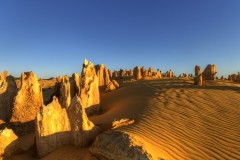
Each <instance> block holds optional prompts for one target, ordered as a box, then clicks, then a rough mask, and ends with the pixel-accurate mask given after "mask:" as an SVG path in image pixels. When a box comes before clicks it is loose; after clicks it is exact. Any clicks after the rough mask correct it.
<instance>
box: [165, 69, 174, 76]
mask: <svg viewBox="0 0 240 160" xmlns="http://www.w3.org/2000/svg"><path fill="white" fill-rule="evenodd" d="M165 77H169V78H173V77H174V73H173V71H172V70H171V69H170V70H169V71H167V72H166V74H165Z"/></svg>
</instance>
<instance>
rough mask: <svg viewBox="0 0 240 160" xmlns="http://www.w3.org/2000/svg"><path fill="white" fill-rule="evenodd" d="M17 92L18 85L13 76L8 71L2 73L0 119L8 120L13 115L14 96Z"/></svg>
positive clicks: (0, 80)
mask: <svg viewBox="0 0 240 160" xmlns="http://www.w3.org/2000/svg"><path fill="white" fill-rule="evenodd" d="M16 94H17V85H16V82H15V79H14V77H13V76H11V75H10V76H8V72H7V71H4V72H2V73H0V120H3V121H5V122H8V121H9V120H10V118H11V116H12V108H13V101H14V97H15V96H16Z"/></svg>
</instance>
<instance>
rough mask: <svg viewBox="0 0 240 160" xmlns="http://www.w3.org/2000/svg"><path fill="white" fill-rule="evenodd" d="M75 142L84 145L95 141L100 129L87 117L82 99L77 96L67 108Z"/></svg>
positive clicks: (77, 144)
mask: <svg viewBox="0 0 240 160" xmlns="http://www.w3.org/2000/svg"><path fill="white" fill-rule="evenodd" d="M67 113H68V117H69V122H70V125H71V133H72V138H73V143H74V145H76V146H80V147H84V146H87V145H88V144H89V143H90V142H91V141H93V140H94V139H95V138H96V136H97V134H98V133H99V131H100V128H98V127H97V126H95V125H94V124H93V123H92V122H91V121H90V120H89V119H88V117H87V114H86V112H85V109H84V108H83V107H82V104H81V100H80V98H79V97H77V96H75V97H74V98H73V99H72V101H71V105H70V107H69V108H68V110H67Z"/></svg>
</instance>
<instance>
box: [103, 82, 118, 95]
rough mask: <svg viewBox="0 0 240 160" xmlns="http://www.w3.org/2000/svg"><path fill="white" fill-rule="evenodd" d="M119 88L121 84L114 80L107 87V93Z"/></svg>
mask: <svg viewBox="0 0 240 160" xmlns="http://www.w3.org/2000/svg"><path fill="white" fill-rule="evenodd" d="M118 88H119V84H118V82H117V81H116V80H112V81H111V82H110V83H109V84H108V85H107V87H106V92H110V91H113V90H115V89H118Z"/></svg>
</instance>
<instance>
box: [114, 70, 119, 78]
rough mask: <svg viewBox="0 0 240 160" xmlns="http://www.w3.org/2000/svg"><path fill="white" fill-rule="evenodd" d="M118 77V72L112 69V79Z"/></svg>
mask: <svg viewBox="0 0 240 160" xmlns="http://www.w3.org/2000/svg"><path fill="white" fill-rule="evenodd" d="M118 78H119V73H118V71H114V72H113V75H112V79H114V80H116V79H118Z"/></svg>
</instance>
